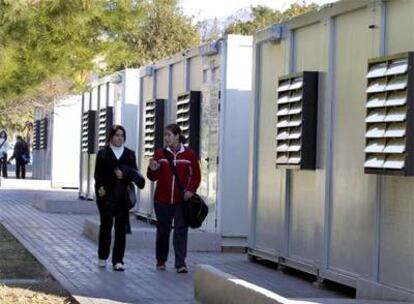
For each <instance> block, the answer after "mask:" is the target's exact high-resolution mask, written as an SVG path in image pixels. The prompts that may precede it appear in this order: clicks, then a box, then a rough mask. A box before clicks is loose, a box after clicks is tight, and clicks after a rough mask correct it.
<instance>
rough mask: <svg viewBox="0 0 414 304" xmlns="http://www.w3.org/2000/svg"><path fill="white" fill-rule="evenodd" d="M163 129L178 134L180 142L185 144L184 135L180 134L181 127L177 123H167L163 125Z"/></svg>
mask: <svg viewBox="0 0 414 304" xmlns="http://www.w3.org/2000/svg"><path fill="white" fill-rule="evenodd" d="M165 130H168V131H170V132H171V133H172V134H174V135H179V141H180V143H182V144H185V136H184V135H183V134H182V133H183V132H182V131H181V128H180V126H179V125H177V124H174V123H172V124H169V125H167V126H166V127H165Z"/></svg>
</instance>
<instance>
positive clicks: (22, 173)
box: [16, 157, 26, 178]
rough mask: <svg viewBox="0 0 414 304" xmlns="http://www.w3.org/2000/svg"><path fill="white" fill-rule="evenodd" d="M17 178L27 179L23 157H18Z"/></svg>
mask: <svg viewBox="0 0 414 304" xmlns="http://www.w3.org/2000/svg"><path fill="white" fill-rule="evenodd" d="M16 178H26V165H25V164H24V161H23V159H22V158H21V157H16Z"/></svg>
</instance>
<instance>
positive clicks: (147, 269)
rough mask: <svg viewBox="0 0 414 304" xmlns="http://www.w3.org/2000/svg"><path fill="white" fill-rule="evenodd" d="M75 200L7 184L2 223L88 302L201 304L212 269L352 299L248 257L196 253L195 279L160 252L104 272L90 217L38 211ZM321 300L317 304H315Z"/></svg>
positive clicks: (296, 292) (40, 186) (138, 255)
mask: <svg viewBox="0 0 414 304" xmlns="http://www.w3.org/2000/svg"><path fill="white" fill-rule="evenodd" d="M52 195H53V197H56V196H62V197H65V196H71V195H73V191H72V192H71V191H50V189H49V185H48V183H46V182H44V181H33V180H23V181H22V180H13V179H8V180H7V181H5V180H3V183H2V186H1V188H0V222H1V223H2V224H3V225H4V226H5V227H6V228H7V229H8V230H9V231H10V232H11V233H12V234H13V235H15V236H16V237H17V238H18V239H19V241H21V242H22V243H23V245H24V246H25V247H26V248H27V249H28V250H29V251H30V252H31V253H32V254H33V255H34V256H35V257H36V258H37V259H38V260H39V261H40V262H41V263H42V264H43V265H44V266H45V267H46V268H47V269H48V270H49V271H50V272H51V273H52V274H53V275H54V276H55V278H56V279H57V280H59V281H60V282H61V283H62V284H63V285H64V287H65V288H66V289H68V291H69V292H70V293H71V294H72V295H73V296H74V297H75V298H76V299H78V300H79V301H80V302H82V303H115V302H123V303H148V304H155V303H171V304H184V303H195V301H194V298H193V270H194V266H195V265H196V264H210V265H212V266H215V267H217V268H219V269H220V270H222V271H225V272H228V273H230V274H233V275H235V276H238V277H240V278H242V279H245V280H247V281H250V282H252V283H255V284H257V285H259V286H261V287H264V288H267V289H270V290H272V291H274V292H276V293H278V294H280V295H281V296H284V297H288V298H313V299H314V300H312V303H318V300H317V298H333V299H334V298H336V299H338V300H339V298H341V299H344V298H346V296H344V295H341V294H338V293H335V292H333V291H328V290H324V289H318V288H316V287H315V286H313V285H312V283H311V282H309V281H307V280H304V279H301V278H297V277H293V276H290V275H286V274H283V273H281V272H278V271H276V270H275V269H272V268H270V267H266V266H263V265H260V264H256V263H251V262H249V261H248V260H247V257H246V255H244V254H235V253H203V252H196V253H195V252H191V253H190V254H189V257H188V260H187V262H188V266H189V269H190V273H189V274H187V275H186V274H177V273H175V271H174V269H173V268H172V263H171V253H170V263H169V264H168V265H167V267H168V269H167V271H165V272H160V271H156V270H155V267H154V252H153V251H148V250H129V251H127V252H126V257H125V262H126V267H127V269H126V271H125V272H124V273H117V272H113V271H112V270H111V268H110V267H107V269H105V270H102V269H99V268H98V267H97V265H96V249H97V248H96V244H94V243H93V242H91V241H90V240H88V239H87V238H85V237H84V236H83V235H82V230H83V223H84V221H85V218H86V217H87V216H85V215H73V214H51V213H44V212H41V211H39V210H37V209H35V208H33V207H32V204H31V203H32V201H33V200H34V199H35V198H36V196H44V197H48V196H52ZM315 299H316V300H315Z"/></svg>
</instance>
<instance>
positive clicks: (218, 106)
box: [217, 103, 221, 112]
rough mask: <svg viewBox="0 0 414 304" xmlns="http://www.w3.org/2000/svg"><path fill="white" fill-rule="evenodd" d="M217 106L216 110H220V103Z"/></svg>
mask: <svg viewBox="0 0 414 304" xmlns="http://www.w3.org/2000/svg"><path fill="white" fill-rule="evenodd" d="M217 108H218V111H219V112H220V111H221V105H220V103H218V104H217Z"/></svg>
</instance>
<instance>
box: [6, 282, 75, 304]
mask: <svg viewBox="0 0 414 304" xmlns="http://www.w3.org/2000/svg"><path fill="white" fill-rule="evenodd" d="M0 303H2V304H29V303H30V304H70V303H72V302H71V300H70V299H68V298H67V297H62V296H57V295H53V294H47V293H44V292H40V291H34V290H31V289H25V288H19V287H8V286H5V285H2V286H0Z"/></svg>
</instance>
